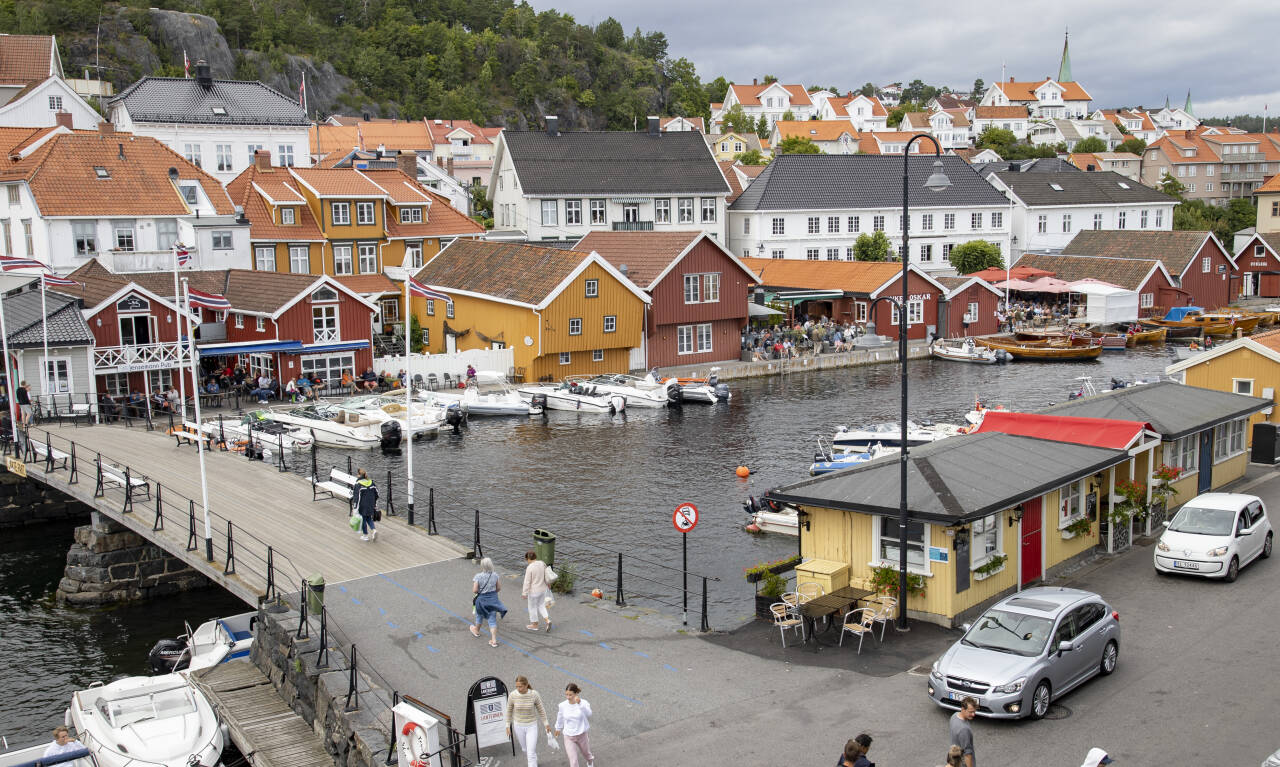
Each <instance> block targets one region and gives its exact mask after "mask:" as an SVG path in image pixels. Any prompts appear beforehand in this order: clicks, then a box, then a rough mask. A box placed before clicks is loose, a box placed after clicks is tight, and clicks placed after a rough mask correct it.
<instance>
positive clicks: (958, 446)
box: [767, 432, 1129, 524]
mask: <svg viewBox="0 0 1280 767" xmlns="http://www.w3.org/2000/svg"><path fill="white" fill-rule="evenodd" d="M1128 458H1129V455H1128V453H1127V452H1125V451H1123V450H1109V449H1106V448H1100V447H1091V446H1088V445H1075V444H1069V443H1066V442H1052V441H1050V440H1043V439H1036V438H1034V437H1019V436H1013V435H1010V434H1000V433H996V432H989V433H985V434H970V435H967V436H960V437H953V438H951V439H946V440H942V441H940V442H934V443H932V444H929V445H925V446H922V447H918V448H912V449H911V452H910V455H909V456H908V458H907V508H908V512H909V513H910V516H911V518H913V519H923V520H928V521H932V522H942V523H944V524H958V523H962V522H968V521H972V520H974V519H978V518H980V517H985V516H987V515H989V514H994V513H996V512H998V511H1000V510H1002V509H1007V508H1010V507H1012V506H1016V505H1017V504H1019V503H1022V502H1023V501H1027V500H1030V499H1032V498H1037V497H1039V496H1041V495H1043V494H1044V493H1046V492H1048V491H1050V490H1052V489H1054V488H1057V487H1061V486H1062V485H1065V484H1066V483H1068V482H1071V481H1074V480H1077V479H1080V478H1081V477H1087V476H1089V475H1091V474H1095V473H1097V472H1099V471H1101V470H1102V469H1105V468H1107V467H1108V466H1114V465H1116V464H1119V463H1123V462H1124V461H1126V460H1128ZM1000 466H1016V467H1017V471H1000V470H998V469H997V468H996V467H1000ZM898 471H899V467H898V456H892V457H888V458H882V459H878V460H875V461H872V462H871V463H868V464H863V465H861V466H858V467H855V468H852V469H845V470H843V471H838V472H834V473H832V474H825V475H822V476H820V477H815V478H813V479H808V480H805V481H803V482H797V483H796V484H794V485H787V486H785V487H780V488H777V489H775V490H770V491H769V492H768V494H767V497H769V498H773V499H775V500H777V501H779V502H783V503H792V504H798V505H804V506H818V507H821V508H828V509H845V510H848V511H858V512H862V513H865V514H875V515H880V516H896V515H897V514H898V502H899V501H898V499H899V484H898V478H899V474H898Z"/></svg>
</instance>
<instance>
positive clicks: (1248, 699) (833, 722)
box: [328, 467, 1280, 767]
mask: <svg viewBox="0 0 1280 767" xmlns="http://www.w3.org/2000/svg"><path fill="white" fill-rule="evenodd" d="M1250 476H1251V477H1255V478H1257V479H1261V480H1262V481H1261V483H1259V484H1255V485H1254V486H1253V487H1252V489H1250V490H1248V492H1253V493H1255V494H1257V495H1260V496H1261V497H1262V498H1263V499H1264V501H1265V502H1266V503H1267V505H1268V507H1269V508H1270V509H1271V514H1272V516H1273V519H1274V518H1276V516H1275V514H1276V510H1277V509H1280V481H1277V478H1280V472H1275V471H1269V472H1266V473H1262V472H1261V471H1260V470H1258V469H1257V468H1256V467H1255V468H1254V469H1252V470H1251V472H1250ZM1257 479H1255V480H1254V481H1255V482H1256V481H1257ZM1151 555H1152V546H1151V545H1146V546H1142V545H1139V546H1135V547H1134V549H1133V550H1132V551H1130V552H1129V553H1127V554H1124V555H1121V556H1119V557H1116V558H1114V559H1109V560H1106V561H1105V562H1102V563H1100V564H1098V565H1096V566H1093V567H1089V568H1084V569H1082V570H1081V571H1079V572H1077V573H1075V574H1074V575H1073V576H1071V578H1070V585H1072V586H1075V587H1078V588H1084V589H1088V590H1092V591H1096V592H1098V593H1100V594H1102V595H1103V596H1104V597H1105V598H1106V599H1107V600H1108V601H1110V602H1111V603H1112V604H1113V605H1114V606H1115V608H1116V609H1117V610H1118V611H1119V613H1120V624H1121V631H1122V644H1121V650H1120V662H1119V666H1118V668H1117V670H1116V672H1115V674H1113V675H1112V676H1110V677H1107V678H1095V679H1094V680H1092V681H1090V682H1088V683H1086V684H1085V685H1084V686H1083V687H1081V688H1078V689H1077V690H1075V691H1074V692H1072V693H1070V694H1069V695H1068V696H1066V697H1065V698H1064V699H1063V700H1062V701H1060V702H1059V703H1058V704H1057V705H1056V706H1055V707H1054V709H1053V710H1052V711H1051V714H1050V717H1049V718H1046V719H1045V720H1044V721H1040V722H1025V721H1024V722H1005V721H985V720H978V721H977V722H976V723H975V726H974V730H975V741H976V745H977V756H978V763H979V764H981V765H982V766H983V767H989V766H990V765H1037V766H1038V767H1039V766H1043V767H1077V766H1078V765H1079V764H1080V763H1081V762H1082V761H1083V759H1084V755H1085V754H1086V752H1088V750H1089V748H1090V747H1092V746H1100V747H1102V748H1105V749H1107V750H1108V751H1109V752H1110V753H1111V755H1112V756H1113V758H1115V759H1116V760H1117V762H1119V763H1120V764H1125V765H1128V764H1141V765H1194V764H1214V765H1242V766H1249V765H1257V764H1259V763H1260V762H1261V761H1262V759H1263V758H1264V757H1265V756H1266V755H1268V754H1270V753H1271V752H1272V751H1274V750H1275V749H1277V748H1280V729H1277V728H1276V727H1275V724H1276V719H1277V705H1276V698H1277V696H1276V693H1275V689H1276V680H1277V679H1280V656H1278V655H1277V653H1276V651H1275V648H1276V641H1275V634H1276V629H1277V621H1278V618H1277V616H1280V588H1277V587H1278V586H1280V557H1276V558H1275V559H1272V560H1259V561H1258V562H1256V563H1254V564H1253V565H1252V566H1250V567H1247V568H1245V569H1244V570H1242V571H1241V574H1240V578H1239V580H1238V581H1237V582H1236V583H1234V584H1223V583H1218V582H1216V581H1205V580H1199V579H1194V578H1188V577H1161V576H1158V575H1156V573H1155V571H1154V569H1153V567H1152V565H1151ZM472 572H474V570H473V569H472V566H471V565H470V564H468V563H464V562H457V561H455V562H445V563H439V564H436V565H428V566H425V567H421V568H413V569H411V570H407V571H401V572H398V573H391V574H388V575H386V576H381V577H378V578H372V579H363V580H360V581H352V582H348V583H346V584H342V585H341V586H339V587H338V588H337V589H336V590H335V591H336V593H333V592H331V593H332V596H333V597H337V598H330V599H329V600H328V602H329V605H330V607H331V609H333V610H334V617H335V618H337V619H338V620H340V621H342V622H343V623H344V624H346V625H347V626H349V627H353V628H352V631H353V633H355V634H358V635H361V636H359V637H357V641H358V642H359V643H360V644H361V652H362V656H363V657H365V658H366V659H367V660H368V661H370V662H372V663H373V664H374V665H375V666H377V667H378V668H379V669H385V670H389V671H391V672H392V673H394V674H395V675H396V676H397V677H398V679H397V682H398V684H399V686H400V689H402V690H404V691H408V692H409V693H410V694H414V695H416V696H418V697H421V698H423V699H424V700H427V701H428V702H431V703H432V704H433V705H437V706H439V707H441V708H444V709H445V710H446V711H449V712H451V713H454V714H458V715H460V714H462V712H463V700H464V698H465V691H466V688H467V687H468V686H469V685H470V683H471V682H473V681H474V680H475V679H477V678H479V677H481V676H484V675H487V674H490V673H493V674H497V675H499V676H502V677H503V678H506V679H510V678H512V677H514V675H515V674H518V673H524V674H527V675H528V676H530V678H531V679H532V680H533V682H534V685H535V687H537V688H538V689H540V690H541V691H542V693H543V696H544V699H546V700H547V702H548V704H550V705H549V708H551V707H553V706H554V702H556V701H558V700H559V699H560V695H561V693H560V691H561V690H562V689H563V687H564V685H565V683H567V682H568V681H577V682H578V683H579V684H580V685H582V687H583V695H584V697H586V698H588V699H589V700H590V701H591V702H592V705H593V707H594V708H595V711H596V716H595V718H594V720H593V729H592V742H593V750H594V751H595V753H596V757H597V762H598V763H600V764H607V765H617V766H624V765H645V766H646V767H648V766H649V765H654V764H659V765H694V764H743V765H766V764H788V765H792V764H794V765H823V766H825V765H830V764H833V763H834V762H835V759H836V755H837V754H838V753H839V750H840V748H842V746H843V744H844V742H845V740H846V739H847V738H849V737H852V736H853V735H856V734H857V733H859V732H864V731H865V732H868V733H870V734H871V735H872V736H873V737H874V738H875V744H874V745H873V747H872V752H871V754H870V756H871V757H872V759H873V760H874V761H875V762H876V763H877V764H880V765H882V767H884V766H886V765H914V766H929V765H936V764H939V763H941V762H942V758H943V755H944V754H945V752H946V747H947V745H948V740H947V718H948V716H949V712H947V711H943V710H940V709H938V708H936V707H935V706H934V705H933V704H932V703H931V702H930V701H929V700H928V698H927V696H926V694H925V683H926V680H925V677H924V676H922V675H919V674H918V673H909V672H905V671H897V670H894V671H892V672H891V673H883V669H880V670H879V671H874V670H873V669H871V668H869V667H864V666H866V661H865V658H866V656H872V654H874V653H876V652H877V648H876V647H874V646H870V645H869V646H868V647H867V648H865V649H864V651H863V654H864V660H862V661H851V662H849V663H844V662H843V659H841V661H840V662H832V663H828V664H826V665H824V664H822V663H819V664H814V663H813V662H812V659H813V656H811V655H800V653H807V652H808V650H806V649H795V650H788V651H787V653H784V654H780V653H779V652H778V650H777V648H776V643H777V635H776V633H775V634H770V635H768V638H765V639H762V640H761V641H762V642H769V643H771V644H770V645H769V646H764V645H757V646H758V647H759V648H760V649H759V651H758V652H752V645H751V643H750V642H726V641H724V639H723V638H717V639H713V640H711V641H708V640H706V639H702V638H697V637H695V636H689V635H686V634H683V633H679V632H677V631H675V630H674V628H673V627H672V626H670V625H669V623H668V622H667V619H666V618H662V617H657V616H645V615H644V614H643V613H640V612H638V611H634V610H632V611H626V615H625V616H620V615H619V614H618V613H617V612H616V611H614V610H611V609H607V608H606V607H605V606H604V605H602V604H601V603H597V602H593V601H592V600H590V598H586V599H580V598H575V599H569V600H562V602H561V604H560V605H558V606H557V609H556V610H555V614H556V620H557V626H556V631H555V632H554V633H552V634H551V635H546V634H544V633H541V632H539V633H532V632H524V631H523V630H522V626H523V623H524V616H523V605H522V600H520V598H519V581H518V580H515V579H514V578H510V579H504V584H503V586H504V591H503V597H504V599H505V601H506V603H507V606H508V608H510V609H511V614H510V615H509V616H508V618H507V620H506V621H505V623H504V624H503V628H502V637H503V646H502V647H500V648H498V649H497V650H494V649H491V648H489V647H488V646H487V645H485V643H484V642H482V641H481V640H477V639H473V638H472V637H471V636H470V635H469V634H468V633H467V632H466V629H465V624H464V623H463V616H466V615H467V614H468V613H469V609H470V606H469V601H470V600H469V597H470V594H469V578H470V574H471V573H472ZM762 636H763V635H762ZM895 639H898V640H899V641H900V642H901V643H903V644H904V645H906V644H909V643H911V642H913V641H915V640H912V639H908V638H902V637H894V636H893V635H892V633H891V634H890V635H889V636H887V637H886V645H892V644H893V643H894V642H895ZM917 646H919V647H920V648H921V649H922V651H925V652H928V653H930V654H929V655H926V656H923V657H920V658H918V659H917V660H918V662H919V663H921V664H923V666H924V667H925V668H927V667H928V665H929V664H930V663H932V661H933V659H934V657H936V655H935V654H934V653H936V648H937V647H938V646H939V642H938V639H937V637H931V638H930V639H929V641H919V642H918V645H917ZM366 648H367V649H366ZM884 650H885V657H886V658H887V659H888V658H892V662H893V663H896V664H898V666H899V668H907V667H908V666H909V665H914V664H913V663H911V662H910V659H908V658H905V657H903V652H902V649H901V648H893V651H891V648H890V647H885V648H884ZM841 652H843V653H845V654H846V655H851V654H852V651H851V650H850V649H849V648H845V649H844V650H843V651H841ZM792 653H795V654H792ZM831 653H832V651H829V650H824V651H823V653H821V655H822V656H826V657H830V658H833V659H834V658H838V657H839V656H837V655H834V654H831ZM824 660H825V658H824ZM472 753H474V751H472ZM487 753H489V754H492V755H493V756H494V757H495V760H494V761H492V762H490V763H491V764H493V765H498V764H506V765H522V764H524V758H523V755H518V756H516V757H514V758H513V757H511V755H510V752H509V751H508V752H506V753H505V754H501V753H499V752H498V751H497V750H492V751H488V752H487ZM540 755H541V756H542V759H541V763H542V764H544V765H562V764H564V763H565V762H566V760H565V757H564V754H563V752H556V753H545V746H544V752H543V753H542V754H540Z"/></svg>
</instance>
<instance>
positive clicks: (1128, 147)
mask: <svg viewBox="0 0 1280 767" xmlns="http://www.w3.org/2000/svg"><path fill="white" fill-rule="evenodd" d="M1146 149H1147V142H1145V141H1143V140H1142V139H1140V138H1133V137H1130V138H1127V139H1125V140H1124V141H1121V142H1120V143H1119V144H1116V151H1117V152H1130V153H1132V154H1136V155H1138V156H1139V157H1141V156H1142V153H1143V152H1145V151H1146Z"/></svg>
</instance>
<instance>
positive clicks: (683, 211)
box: [676, 197, 693, 224]
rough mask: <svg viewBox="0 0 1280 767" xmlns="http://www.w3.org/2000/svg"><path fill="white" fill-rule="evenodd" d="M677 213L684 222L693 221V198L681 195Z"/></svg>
mask: <svg viewBox="0 0 1280 767" xmlns="http://www.w3.org/2000/svg"><path fill="white" fill-rule="evenodd" d="M676 215H677V216H678V217H679V218H678V220H679V222H680V223H682V224H692V223H693V198H692V197H681V198H680V199H678V200H676Z"/></svg>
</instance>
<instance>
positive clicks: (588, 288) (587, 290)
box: [583, 280, 600, 298]
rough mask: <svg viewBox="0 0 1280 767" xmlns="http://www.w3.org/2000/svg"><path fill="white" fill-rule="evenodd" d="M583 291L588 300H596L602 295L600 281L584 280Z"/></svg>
mask: <svg viewBox="0 0 1280 767" xmlns="http://www.w3.org/2000/svg"><path fill="white" fill-rule="evenodd" d="M583 291H584V293H583V294H584V295H585V296H586V297H587V298H596V297H598V296H599V295H600V280H584V281H583Z"/></svg>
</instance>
